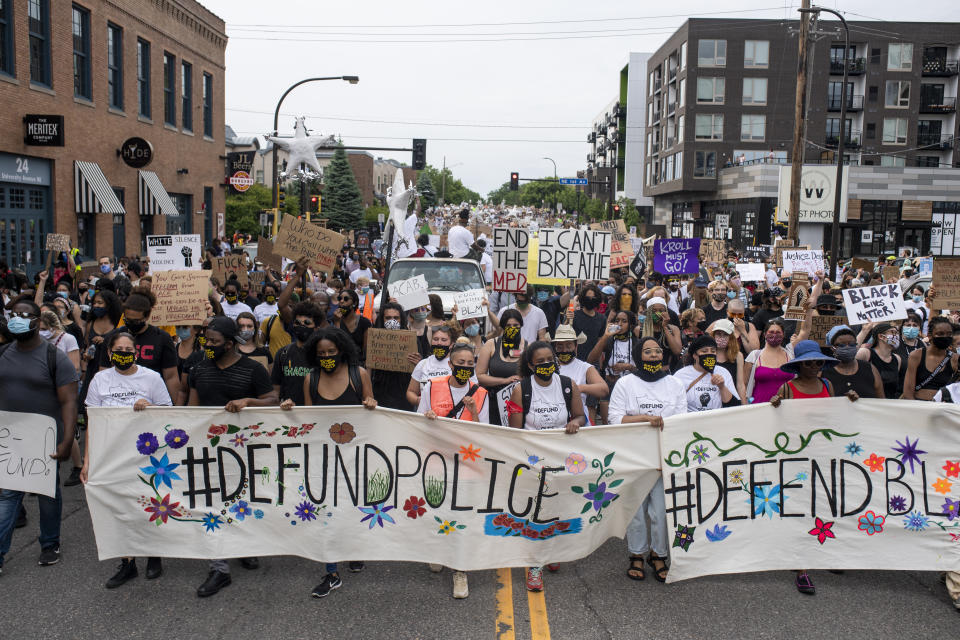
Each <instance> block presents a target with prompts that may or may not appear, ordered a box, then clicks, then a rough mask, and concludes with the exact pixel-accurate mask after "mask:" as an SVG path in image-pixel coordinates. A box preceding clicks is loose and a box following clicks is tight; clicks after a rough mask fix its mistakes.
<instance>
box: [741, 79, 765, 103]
mask: <svg viewBox="0 0 960 640" xmlns="http://www.w3.org/2000/svg"><path fill="white" fill-rule="evenodd" d="M743 104H767V79H766V78H744V79H743Z"/></svg>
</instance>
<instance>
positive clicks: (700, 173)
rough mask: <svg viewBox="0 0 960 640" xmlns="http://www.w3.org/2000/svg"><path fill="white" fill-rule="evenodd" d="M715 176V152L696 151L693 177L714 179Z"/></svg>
mask: <svg viewBox="0 0 960 640" xmlns="http://www.w3.org/2000/svg"><path fill="white" fill-rule="evenodd" d="M716 175H717V152H716V151H697V152H696V153H695V154H694V163H693V177H694V178H714V177H716Z"/></svg>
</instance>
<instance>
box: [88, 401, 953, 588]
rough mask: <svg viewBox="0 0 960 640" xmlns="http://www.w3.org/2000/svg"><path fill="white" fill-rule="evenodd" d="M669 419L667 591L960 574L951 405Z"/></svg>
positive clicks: (885, 404) (739, 410)
mask: <svg viewBox="0 0 960 640" xmlns="http://www.w3.org/2000/svg"><path fill="white" fill-rule="evenodd" d="M664 423H665V424H664V429H663V431H661V432H660V434H661V436H660V437H661V441H662V442H661V447H662V449H661V451H662V452H663V455H662V458H663V487H664V494H665V496H666V505H667V508H666V518H667V529H668V532H669V536H670V539H671V540H672V548H671V550H670V551H671V554H670V561H671V562H670V573H669V574H668V575H667V582H676V581H679V580H686V579H688V578H693V577H696V576H700V575H705V574H722V573H737V574H740V573H744V572H751V571H768V570H781V571H785V570H787V569H793V568H795V567H806V568H808V569H868V568H880V567H882V568H883V569H885V570H891V569H903V570H910V571H938V570H939V571H945V570H950V571H957V570H958V569H960V554H958V553H957V542H956V540H955V537H956V534H958V533H960V528H958V527H956V526H955V523H956V522H957V520H956V517H955V513H956V506H955V505H956V501H955V500H953V499H950V498H951V497H952V498H955V497H956V491H955V490H954V491H953V494H952V496H951V495H949V487H950V485H951V484H952V482H951V481H952V480H955V478H949V479H943V478H946V475H945V474H944V472H943V470H944V469H949V468H956V465H957V451H960V408H958V407H957V406H956V405H954V404H952V403H932V402H914V401H903V400H876V399H861V400H859V401H857V402H850V401H849V400H847V399H846V398H824V399H804V400H784V401H783V405H782V406H781V407H780V408H774V407H772V406H771V405H770V404H768V403H764V404H754V405H750V406H745V407H735V408H732V409H723V410H720V411H711V412H708V413H707V414H698V413H688V414H683V415H678V416H672V417H668V418H666V419H665V420H664ZM771 425H776V427H775V428H773V429H771ZM94 442H95V440H94ZM917 442H919V443H920V444H919V446H917ZM894 478H896V480H894ZM954 486H955V484H954ZM944 491H946V492H947V493H944ZM951 504H952V505H954V506H953V511H950V507H951ZM948 514H949V515H948ZM951 516H954V517H953V520H952V521H951V519H950V517H951ZM951 533H952V534H954V535H953V536H951Z"/></svg>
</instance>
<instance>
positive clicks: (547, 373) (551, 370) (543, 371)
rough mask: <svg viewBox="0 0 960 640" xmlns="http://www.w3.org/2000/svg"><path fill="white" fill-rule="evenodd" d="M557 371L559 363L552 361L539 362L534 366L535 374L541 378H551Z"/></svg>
mask: <svg viewBox="0 0 960 640" xmlns="http://www.w3.org/2000/svg"><path fill="white" fill-rule="evenodd" d="M556 372H557V365H556V364H554V363H552V362H551V363H550V364H538V365H536V366H535V367H534V368H533V375H535V376H537V377H538V378H540V379H541V380H549V379H550V378H552V377H553V374H555V373H556Z"/></svg>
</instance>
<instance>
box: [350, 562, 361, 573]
mask: <svg viewBox="0 0 960 640" xmlns="http://www.w3.org/2000/svg"><path fill="white" fill-rule="evenodd" d="M347 566H348V567H349V568H350V571H351V573H360V572H361V571H363V567H364V566H365V565H364V564H363V563H362V562H359V561H356V560H351V561H350V564H349V565H347Z"/></svg>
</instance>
